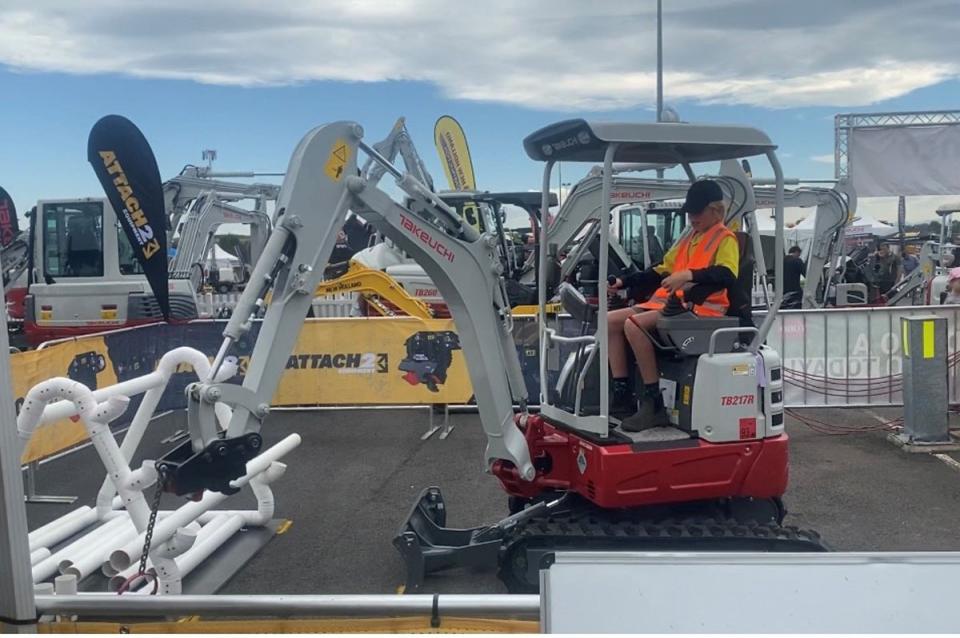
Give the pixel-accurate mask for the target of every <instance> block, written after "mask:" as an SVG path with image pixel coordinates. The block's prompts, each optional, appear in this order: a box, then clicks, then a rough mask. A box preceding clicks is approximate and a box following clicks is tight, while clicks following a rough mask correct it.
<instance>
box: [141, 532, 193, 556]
mask: <svg viewBox="0 0 960 638" xmlns="http://www.w3.org/2000/svg"><path fill="white" fill-rule="evenodd" d="M195 542H197V531H196V529H190V528H189V527H180V528H177V531H176V532H174V533H173V537H171V538H170V540H168V541H166V542H165V543H163V544H162V545H160V546H159V547H157V549H156V550H155V552H151V553H153V555H154V558H156V559H162V558H171V559H172V558H173V557H175V556H179V555H180V554H182V553H184V552H185V551H187V550H189V549H190V548H191V547H193V544H194V543H195Z"/></svg>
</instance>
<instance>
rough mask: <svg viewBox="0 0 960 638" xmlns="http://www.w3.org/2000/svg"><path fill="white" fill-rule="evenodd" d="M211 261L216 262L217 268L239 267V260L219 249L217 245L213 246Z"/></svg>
mask: <svg viewBox="0 0 960 638" xmlns="http://www.w3.org/2000/svg"><path fill="white" fill-rule="evenodd" d="M213 261H214V262H216V264H217V267H218V268H233V267H234V266H239V265H240V260H239V259H238V258H237V257H236V256H235V255H232V254H231V253H228V252H227V251H226V250H224V249H223V248H220V245H219V244H214V245H213Z"/></svg>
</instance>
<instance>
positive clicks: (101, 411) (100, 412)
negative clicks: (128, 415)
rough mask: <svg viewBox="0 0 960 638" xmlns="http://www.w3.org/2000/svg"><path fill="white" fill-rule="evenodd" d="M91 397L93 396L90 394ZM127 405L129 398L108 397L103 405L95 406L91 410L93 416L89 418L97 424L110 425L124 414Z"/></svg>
mask: <svg viewBox="0 0 960 638" xmlns="http://www.w3.org/2000/svg"><path fill="white" fill-rule="evenodd" d="M92 396H93V395H92V394H91V398H92ZM128 405H130V397H127V396H114V397H110V398H109V399H107V400H106V401H104V402H103V403H99V404H97V406H96V407H95V408H94V410H93V414H91V415H90V417H89V418H90V419H91V420H93V421H97V422H99V423H110V422H111V421H113V420H114V419H116V418H117V417H118V416H120V415H121V414H123V413H124V412H126V410H127V406H128Z"/></svg>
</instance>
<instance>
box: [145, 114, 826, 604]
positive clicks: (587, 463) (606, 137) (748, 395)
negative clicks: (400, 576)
mask: <svg viewBox="0 0 960 638" xmlns="http://www.w3.org/2000/svg"><path fill="white" fill-rule="evenodd" d="M362 136H363V129H362V128H361V127H360V126H359V125H358V124H356V123H353V122H335V123H332V124H327V125H324V126H321V127H318V128H316V129H314V130H312V131H310V132H309V133H308V134H307V135H306V136H305V137H304V138H303V139H302V140H301V142H300V144H299V145H298V146H297V148H296V150H295V151H294V154H293V157H292V158H291V162H290V166H289V169H288V171H287V173H286V178H285V180H284V183H283V186H282V188H281V192H280V195H279V198H278V201H277V218H276V219H277V223H276V226H275V229H274V231H273V233H272V234H271V236H270V239H269V240H268V242H267V245H266V247H265V249H264V253H263V255H262V256H261V259H260V260H259V261H258V262H257V265H256V267H255V270H254V272H253V275H252V277H251V282H250V285H248V286H247V288H246V289H245V291H244V293H243V295H242V296H241V298H240V301H239V303H238V306H237V309H236V311H235V312H234V314H233V316H232V317H231V319H230V321H229V322H228V323H227V325H226V328H225V329H224V341H223V343H222V345H221V347H220V349H219V351H218V353H217V355H216V356H215V358H214V361H213V364H212V366H211V372H210V374H209V375H208V376H207V377H206V378H205V379H203V380H201V381H200V382H198V383H196V384H193V385H191V386H190V387H189V388H188V390H187V397H188V403H189V406H188V410H187V414H188V429H189V433H190V440H189V441H187V442H185V443H184V444H183V446H181V448H178V449H177V450H174V451H173V452H171V454H169V455H168V456H167V457H165V458H163V459H160V460H159V461H158V463H159V464H161V465H162V466H163V468H164V472H163V473H162V474H163V476H164V477H165V479H164V480H165V482H166V487H167V488H168V489H171V490H173V491H177V492H178V493H188V492H193V491H196V490H198V489H204V488H206V489H219V488H220V487H221V486H223V485H225V484H227V482H228V481H229V480H230V479H232V478H235V477H236V476H237V473H238V472H242V471H243V468H244V466H245V463H246V462H247V461H248V460H249V459H250V458H252V457H253V456H255V455H256V454H257V450H258V449H259V445H256V444H255V443H256V442H257V439H258V436H259V435H258V431H259V429H260V427H261V426H262V424H263V422H264V420H265V419H266V418H267V416H268V414H269V402H270V399H271V397H272V396H273V394H274V392H275V390H276V387H277V384H278V383H279V380H280V376H281V374H282V372H283V369H284V367H285V364H286V361H287V358H288V357H289V355H290V353H291V352H292V350H293V348H294V345H295V343H296V339H297V335H298V333H299V328H300V325H301V323H302V321H303V318H304V316H305V315H306V313H307V309H308V307H309V305H310V303H311V300H312V293H313V292H314V291H315V290H316V287H317V285H318V284H319V283H320V279H321V276H322V271H323V266H324V264H326V263H327V261H328V259H329V256H330V254H331V252H332V250H333V247H334V245H335V243H336V236H337V232H338V230H339V228H340V227H341V225H342V224H343V222H344V219H345V218H346V216H347V214H348V211H351V210H352V211H353V212H355V213H357V214H359V215H361V216H362V217H363V218H364V219H366V220H367V221H369V222H370V223H372V224H373V225H374V226H375V227H376V228H377V230H378V231H379V232H381V233H383V235H384V236H386V237H389V238H390V239H391V240H392V241H393V242H395V243H396V245H397V246H399V247H400V248H401V249H402V250H404V251H405V252H406V253H408V254H409V255H411V256H412V257H413V258H414V259H416V260H417V261H418V263H420V264H421V265H422V267H423V268H424V270H425V272H426V273H427V274H428V275H429V276H430V278H431V279H432V281H433V282H434V283H435V284H436V285H437V287H438V288H439V289H440V292H441V294H442V295H443V298H444V299H445V300H446V301H447V304H448V307H449V309H450V312H451V314H452V316H453V319H454V321H455V323H456V327H457V333H456V337H457V343H456V344H455V345H457V346H459V347H460V349H462V354H463V356H464V358H465V361H466V367H467V370H468V372H469V375H470V380H471V383H472V386H473V389H474V392H475V395H476V399H477V405H478V408H479V414H480V420H481V424H482V426H483V429H484V432H485V433H486V435H487V447H486V450H485V453H484V459H485V464H484V465H485V467H486V468H487V469H488V470H489V471H490V472H492V473H493V474H494V475H495V476H496V477H497V478H498V479H499V480H500V482H501V484H502V485H503V487H504V489H505V490H506V492H507V493H508V495H509V496H510V504H511V510H512V511H513V513H512V514H511V515H509V516H508V517H506V518H505V519H503V520H501V521H499V522H497V523H494V524H492V525H485V526H483V527H478V528H474V529H468V530H453V529H448V528H446V527H445V515H446V507H445V504H444V502H443V498H442V496H441V494H440V491H439V489H437V488H430V489H428V490H426V491H425V492H424V493H423V494H422V495H421V498H420V499H419V500H418V501H417V503H415V505H414V507H413V509H412V511H411V514H410V516H409V518H408V520H406V521H405V522H404V523H403V525H402V527H401V529H400V532H399V534H398V536H397V538H396V541H395V544H396V545H397V547H398V548H399V549H400V551H401V554H402V555H403V557H404V559H405V561H406V563H407V566H408V591H416V590H417V589H418V588H419V586H420V585H421V583H422V579H423V576H424V574H425V573H426V572H430V571H434V570H436V569H442V568H446V567H452V566H457V565H474V566H478V565H483V566H487V567H496V566H499V568H500V575H501V577H502V579H503V580H504V581H505V582H506V583H507V586H508V587H509V588H510V589H511V590H513V591H529V590H531V589H535V588H536V587H537V585H538V582H539V580H538V578H539V570H540V569H541V568H545V567H548V566H549V564H550V561H551V558H552V557H553V556H554V555H555V554H556V552H558V551H563V550H566V549H588V548H596V549H629V550H637V549H670V550H678V549H698V550H724V551H737V550H753V551H756V550H769V551H823V550H824V549H825V547H824V545H823V544H822V543H821V541H820V540H819V537H818V536H817V535H816V534H815V533H813V532H809V531H803V530H798V529H795V528H791V527H785V526H783V525H782V520H783V517H784V514H785V510H784V507H783V504H782V501H781V497H782V496H783V494H784V492H785V490H786V485H787V465H788V461H787V446H788V439H787V435H786V433H785V432H784V424H783V403H782V400H783V385H782V384H783V381H782V372H781V368H780V360H779V357H778V355H777V354H776V352H774V351H773V350H772V349H771V348H769V347H768V346H766V345H764V341H765V338H766V335H767V332H768V331H769V329H770V327H771V325H772V321H773V319H774V317H775V315H776V313H777V308H778V305H779V301H780V297H781V296H782V295H781V291H780V289H779V285H778V287H777V290H776V296H775V297H776V298H775V299H774V302H773V303H772V304H771V308H770V310H769V311H768V314H767V316H766V318H765V319H764V322H763V323H762V324H761V325H760V327H759V328H758V327H754V326H752V325H749V324H748V323H744V322H743V321H742V317H735V316H731V317H722V318H715V319H699V318H696V317H694V316H692V315H691V314H690V313H689V312H684V311H682V310H681V311H678V312H676V313H673V312H669V313H668V312H665V313H664V317H663V320H662V322H661V324H660V325H659V326H658V333H659V340H660V342H661V344H662V346H663V348H664V349H663V351H662V362H661V364H662V368H661V369H662V370H663V379H662V384H661V385H662V387H663V389H664V392H665V397H666V398H667V404H668V406H669V407H670V408H671V414H672V423H671V426H670V427H667V428H655V429H652V430H647V431H645V432H642V433H624V432H622V431H620V430H619V428H617V427H616V426H617V424H618V423H617V421H616V420H611V419H610V417H609V416H608V414H609V412H608V402H609V397H608V393H607V391H608V388H607V385H608V379H607V372H606V365H605V364H604V365H599V362H605V361H606V358H607V352H606V349H607V337H606V331H605V330H604V329H599V328H598V326H605V325H606V312H607V297H606V277H607V276H608V274H610V273H609V272H608V264H607V260H606V259H600V260H599V266H598V271H599V272H598V275H599V291H598V292H599V295H598V300H597V301H596V303H591V302H590V301H589V300H587V299H586V298H585V297H583V296H582V295H580V294H579V293H578V292H577V291H576V289H575V288H574V287H573V286H569V285H568V286H566V287H565V288H564V289H563V291H562V292H561V298H562V299H563V301H564V305H565V307H566V309H567V310H568V311H569V312H570V314H571V315H572V316H574V317H576V320H577V321H578V322H579V323H580V324H581V329H580V330H578V331H576V332H575V333H574V334H563V331H562V330H560V329H558V328H555V327H553V326H551V325H549V324H548V322H547V321H546V301H547V298H546V288H545V286H544V285H543V283H541V285H540V286H539V288H538V305H539V317H540V319H541V321H540V323H539V325H540V348H541V357H540V365H541V389H540V394H541V397H540V404H541V407H540V413H539V414H531V413H530V412H529V411H528V409H527V406H528V404H529V397H528V396H526V389H525V385H524V382H523V377H522V374H521V370H520V365H519V361H518V358H517V353H516V348H515V345H514V343H513V340H512V337H511V327H512V319H511V312H510V305H509V302H508V299H507V294H506V290H505V286H504V282H503V278H502V274H503V266H502V261H501V255H500V254H499V243H498V241H497V238H496V236H495V235H494V234H492V233H489V232H484V233H480V232H477V230H476V229H475V228H473V227H472V226H470V225H469V224H467V223H465V221H464V220H463V218H462V217H461V216H460V215H459V214H457V212H456V210H455V209H453V208H452V207H450V206H449V205H448V204H446V203H445V202H444V201H442V200H441V199H440V198H439V197H438V196H437V195H436V194H435V193H433V192H432V190H430V189H429V188H428V187H427V186H426V185H425V184H423V183H422V182H420V181H418V180H417V179H415V178H414V177H413V176H411V175H409V174H408V173H404V172H402V171H400V170H399V169H397V168H396V167H394V166H393V165H392V164H391V163H390V162H389V161H388V160H387V159H386V158H384V157H383V156H382V155H381V154H380V153H379V152H377V150H376V149H374V148H372V147H370V146H368V145H367V144H365V143H364V142H363V139H362ZM524 146H525V148H526V150H527V152H528V154H529V155H530V156H531V157H532V158H533V159H536V160H541V161H545V162H546V168H545V172H544V190H543V193H542V195H541V197H542V200H541V201H542V209H546V208H548V206H549V203H548V198H549V190H548V185H549V183H550V172H551V169H552V167H553V165H554V162H555V161H558V160H562V161H564V162H568V161H592V162H596V161H600V160H602V161H603V164H604V169H603V175H602V179H601V198H600V202H601V205H600V206H599V208H598V212H597V222H598V223H599V225H600V232H599V252H598V254H599V255H601V256H602V255H606V254H607V250H606V249H607V243H608V219H607V213H608V211H609V210H610V208H611V207H612V199H611V197H610V194H611V192H612V188H611V186H612V170H611V167H612V162H613V160H614V159H620V158H621V157H622V158H624V159H625V161H647V162H654V163H664V162H676V163H680V164H683V165H684V166H685V167H687V169H688V173H689V174H692V170H690V169H689V166H690V165H691V164H694V163H699V162H707V161H716V160H723V159H733V158H741V157H747V156H754V155H765V156H766V157H767V158H768V159H769V161H770V163H771V165H772V166H773V170H774V173H775V175H776V179H777V190H776V220H777V227H778V235H777V247H778V249H779V250H781V251H782V243H783V238H782V228H783V178H782V174H781V171H780V166H779V163H778V162H777V158H776V153H775V146H774V145H773V144H772V143H771V142H770V140H769V139H768V138H767V137H766V135H764V134H763V133H761V132H759V131H757V130H755V129H749V128H744V127H721V126H706V125H691V124H598V123H588V122H585V121H583V120H571V121H566V122H560V123H557V124H554V125H551V126H548V127H546V128H544V129H541V130H540V131H537V132H536V133H534V134H532V135H530V136H529V137H528V138H527V139H526V140H525V141H524ZM360 152H363V153H365V154H366V155H367V157H369V158H371V159H372V160H373V161H374V162H376V163H377V164H379V165H380V166H381V167H383V169H384V170H385V171H386V172H387V173H389V174H391V175H392V176H393V177H395V178H396V184H397V186H398V187H399V188H400V190H402V191H403V192H404V193H405V195H406V197H405V198H404V201H403V203H398V202H396V201H394V199H392V198H391V197H390V196H389V195H388V194H387V193H385V192H384V191H382V190H380V189H379V188H378V187H377V186H376V185H374V184H371V183H370V181H369V180H368V179H366V178H365V177H363V176H362V174H358V173H357V170H356V168H357V155H358V154H359V153H360ZM745 197H746V198H751V197H752V194H750V193H749V190H748V191H747V192H746V193H745ZM746 205H747V207H749V202H748V203H747V204H746ZM540 239H541V243H540V246H539V253H540V259H539V266H540V267H539V270H540V282H545V281H546V276H545V275H546V270H547V255H548V254H549V246H548V243H549V242H548V237H547V231H546V229H545V228H543V227H542V226H541V229H540ZM752 239H753V241H758V238H757V236H756V234H755V233H754V234H753V236H752ZM775 271H776V273H777V275H778V276H777V281H778V282H779V281H780V279H781V275H782V263H780V262H779V261H778V263H777V264H776V268H775ZM268 297H269V302H268V301H267V299H268ZM732 307H733V306H732ZM262 308H266V312H265V314H264V316H263V319H262V323H261V325H260V329H259V331H258V334H257V337H256V342H255V344H254V347H253V352H252V355H251V357H250V361H249V365H248V367H247V370H246V374H245V375H244V378H243V383H242V385H235V384H229V383H217V382H215V381H214V379H215V378H216V374H217V371H218V370H219V368H220V367H221V365H222V364H223V362H224V360H225V359H226V357H227V356H228V355H229V354H230V353H231V349H232V346H233V344H234V343H236V342H237V341H238V340H240V339H243V338H244V337H245V336H246V335H247V333H248V332H249V331H250V329H251V328H252V326H253V322H254V319H255V318H256V317H257V316H258V315H259V314H260V311H261V309H262ZM454 349H455V348H454ZM557 365H562V366H564V367H566V368H567V370H568V374H567V376H566V379H567V381H566V382H560V383H558V384H556V385H554V384H553V383H551V382H550V381H548V379H549V378H551V377H550V375H548V374H547V371H548V369H549V368H551V367H554V366H557ZM401 371H402V370H398V372H397V373H400V372H401ZM408 372H409V371H408ZM591 376H593V377H596V382H595V383H591V384H586V383H585V380H586V379H587V378H589V377H591ZM591 386H593V387H596V388H597V391H596V392H595V393H593V395H591V392H590V390H588V388H589V387H591ZM218 403H223V404H226V405H227V406H229V407H230V408H232V417H231V418H230V421H229V425H228V426H227V427H226V428H225V429H224V430H221V429H220V427H219V426H218V424H217V421H216V417H215V409H214V408H215V407H216V405H217V404H218ZM515 404H516V405H519V406H520V409H519V412H518V411H516V410H515V409H514V405H515Z"/></svg>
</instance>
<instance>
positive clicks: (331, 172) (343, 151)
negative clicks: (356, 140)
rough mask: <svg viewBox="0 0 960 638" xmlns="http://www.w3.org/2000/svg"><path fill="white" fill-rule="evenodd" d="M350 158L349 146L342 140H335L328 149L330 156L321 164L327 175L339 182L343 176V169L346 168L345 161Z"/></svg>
mask: <svg viewBox="0 0 960 638" xmlns="http://www.w3.org/2000/svg"><path fill="white" fill-rule="evenodd" d="M349 159H350V147H349V146H347V143H346V142H344V141H343V140H337V141H336V142H334V143H333V148H331V149H330V157H328V158H327V163H326V164H324V165H323V172H324V173H326V174H327V177H329V178H330V179H332V180H333V181H335V182H339V181H340V179H341V178H342V177H343V171H344V170H346V166H347V161H348V160H349Z"/></svg>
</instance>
